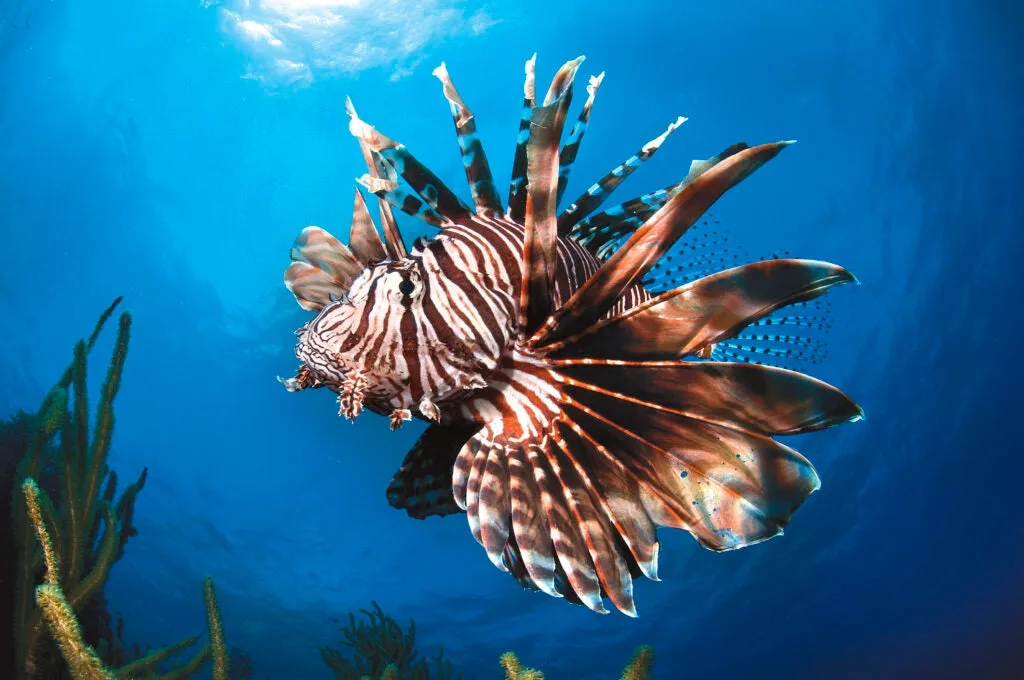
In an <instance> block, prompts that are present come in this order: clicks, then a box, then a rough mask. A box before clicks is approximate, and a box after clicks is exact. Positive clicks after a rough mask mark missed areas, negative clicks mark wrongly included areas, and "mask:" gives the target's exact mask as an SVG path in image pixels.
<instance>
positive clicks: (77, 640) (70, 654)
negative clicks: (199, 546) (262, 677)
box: [22, 478, 228, 680]
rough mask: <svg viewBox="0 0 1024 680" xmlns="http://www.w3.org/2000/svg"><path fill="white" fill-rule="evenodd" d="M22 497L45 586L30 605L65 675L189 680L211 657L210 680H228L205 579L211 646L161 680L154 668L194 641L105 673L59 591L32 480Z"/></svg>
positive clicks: (57, 561) (97, 679)
mask: <svg viewBox="0 0 1024 680" xmlns="http://www.w3.org/2000/svg"><path fill="white" fill-rule="evenodd" d="M22 491H23V492H24V495H25V506H26V511H27V512H26V514H27V515H28V518H29V521H30V523H31V525H32V527H33V529H34V530H35V534H36V537H37V539H38V542H39V546H40V548H41V551H42V558H43V565H44V576H43V580H44V583H42V584H41V585H39V586H37V587H36V588H35V602H36V604H37V606H38V607H39V610H38V611H39V612H40V614H41V618H42V620H43V621H44V622H45V623H46V625H47V627H48V628H49V631H50V634H51V635H52V636H53V639H54V640H55V641H56V642H57V646H58V647H59V649H60V652H61V656H63V657H64V661H65V662H66V663H67V667H68V670H69V671H70V673H71V676H72V678H74V680H122V679H126V678H132V679H135V680H181V679H183V678H188V677H191V676H192V675H193V674H194V673H195V672H196V671H198V670H199V668H200V666H202V664H203V662H205V661H206V659H207V658H208V657H210V655H211V652H212V655H213V678H214V680H227V678H228V675H227V673H228V662H227V651H226V647H225V645H224V634H223V624H222V623H221V618H220V610H219V609H218V607H217V598H216V596H215V594H214V590H213V581H212V580H211V579H210V578H209V577H207V578H206V580H205V582H204V583H203V593H204V596H205V600H206V614H207V621H208V625H209V630H210V643H209V644H207V645H206V646H205V647H203V648H202V649H201V650H199V652H198V653H196V654H195V655H194V656H193V657H192V658H191V659H190V660H189V661H188V662H187V663H185V664H184V665H180V666H177V667H175V668H172V669H171V670H170V671H169V672H167V673H165V674H159V673H158V670H157V668H158V666H160V665H161V664H163V663H164V662H165V661H167V660H168V659H169V658H171V657H172V656H173V655H175V654H177V653H178V652H179V651H181V650H183V649H185V648H187V647H190V646H192V645H193V644H195V642H196V641H197V639H198V638H195V637H192V638H187V639H186V640H183V641H181V642H179V643H178V644H176V645H171V646H169V647H165V648H163V649H159V650H157V651H155V652H153V653H151V654H149V655H147V656H145V657H144V658H142V659H139V660H138V661H133V662H131V663H129V664H126V665H124V666H122V667H120V668H108V667H107V666H106V665H105V664H104V663H103V660H102V659H100V656H99V654H98V653H97V651H96V650H95V649H94V648H93V647H90V646H89V645H88V644H87V643H86V642H85V639H84V638H83V636H82V629H81V626H80V625H79V623H78V619H77V618H76V617H75V612H74V608H73V606H72V604H71V602H70V601H69V600H68V598H67V595H66V593H65V590H64V588H63V587H62V585H61V574H62V573H63V571H62V570H63V568H64V567H63V563H62V562H61V558H60V554H59V553H58V552H57V550H56V547H55V546H56V544H55V542H54V540H53V538H52V537H51V535H50V532H49V530H48V529H47V520H46V518H45V513H46V511H45V510H43V508H44V507H45V505H44V501H43V499H44V498H45V495H44V492H43V491H42V490H40V488H39V486H38V485H37V484H36V482H35V480H34V479H32V478H28V479H26V480H25V481H24V483H23V484H22Z"/></svg>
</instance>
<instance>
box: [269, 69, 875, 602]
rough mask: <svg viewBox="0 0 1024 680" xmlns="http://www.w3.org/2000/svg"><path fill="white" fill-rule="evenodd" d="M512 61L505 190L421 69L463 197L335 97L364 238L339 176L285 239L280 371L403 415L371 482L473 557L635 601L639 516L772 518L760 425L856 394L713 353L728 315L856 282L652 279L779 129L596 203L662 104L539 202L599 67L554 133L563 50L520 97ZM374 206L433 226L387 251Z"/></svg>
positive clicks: (545, 585) (806, 418) (521, 575)
mask: <svg viewBox="0 0 1024 680" xmlns="http://www.w3.org/2000/svg"><path fill="white" fill-rule="evenodd" d="M535 59H536V55H534V57H533V58H531V59H530V60H529V61H528V62H527V64H526V84H525V87H524V91H525V99H524V103H523V110H522V117H521V119H520V123H519V135H518V139H517V145H516V149H515V156H514V162H513V167H512V180H511V186H510V189H509V192H508V200H507V204H506V205H505V206H503V205H502V201H501V198H500V197H499V194H498V190H497V187H496V185H495V182H494V179H493V176H492V174H491V170H490V167H489V165H488V162H487V158H486V156H485V155H484V150H483V147H482V146H481V142H480V139H479V138H478V136H477V134H476V122H475V119H474V115H473V113H472V112H471V111H470V109H469V108H468V107H467V106H466V104H465V103H464V102H463V100H462V98H461V97H460V95H459V93H458V92H457V90H456V88H455V86H454V84H453V83H452V80H451V78H450V77H449V74H448V72H447V69H446V68H445V65H444V64H443V63H442V64H441V66H439V67H438V68H437V69H436V70H435V71H434V75H435V76H437V77H438V79H439V80H440V81H441V84H442V89H443V93H444V96H445V97H446V99H447V100H448V103H449V105H450V108H451V113H452V116H453V117H454V120H455V128H456V132H457V137H458V144H459V148H460V151H461V153H462V161H463V165H464V167H465V172H466V177H467V179H468V181H469V189H470V194H471V196H472V205H469V204H467V203H466V202H464V201H463V200H461V199H460V198H459V197H458V196H457V195H456V194H455V193H454V192H453V191H452V190H451V189H449V188H448V187H447V186H445V184H444V183H443V182H442V181H441V180H440V179H439V178H438V177H437V176H436V175H435V174H434V173H433V172H431V171H430V170H429V169H428V168H427V167H426V166H425V165H423V164H422V163H421V162H420V161H418V160H417V159H416V158H414V157H413V156H412V154H411V153H410V152H409V151H408V150H407V148H406V147H405V146H404V145H402V144H400V143H398V142H396V141H394V140H393V139H390V138H389V137H386V136H385V135H383V134H381V133H380V132H378V131H377V130H376V129H375V128H373V127H371V126H370V125H368V124H367V123H365V122H364V121H363V120H361V119H360V118H359V116H358V115H357V113H356V111H355V109H354V108H353V106H352V103H351V101H350V100H347V101H346V111H347V113H348V115H349V117H350V122H349V129H350V131H351V132H352V134H353V135H354V136H355V137H356V138H357V139H358V142H359V144H360V147H361V149H362V153H363V156H364V158H365V160H366V163H367V167H368V173H367V174H365V175H363V176H362V177H361V178H360V179H359V180H358V182H359V184H360V185H361V186H362V187H363V188H364V189H365V190H366V191H367V192H369V193H372V194H374V195H375V196H376V197H377V199H378V204H379V209H380V220H381V232H382V233H383V239H382V238H381V237H380V235H379V234H378V231H377V229H376V227H375V225H374V222H373V220H372V218H371V216H370V213H369V210H368V206H367V202H366V200H365V198H364V195H363V193H362V192H361V191H360V189H359V188H358V187H357V188H356V191H355V200H354V209H353V216H352V223H351V230H350V235H349V243H348V245H347V246H346V245H343V244H342V243H341V242H340V241H339V240H338V239H337V238H335V237H334V236H332V235H331V234H330V233H328V232H327V231H325V230H323V229H321V228H319V227H307V228H306V229H304V230H303V231H302V233H301V234H300V235H299V237H298V238H297V239H296V241H295V243H294V246H293V248H292V250H291V259H292V260H293V262H292V263H291V265H290V266H289V267H288V269H287V271H286V273H285V276H284V280H285V284H286V285H287V287H288V288H289V289H290V290H291V292H292V293H293V294H294V296H295V298H296V300H297V301H298V303H299V305H300V306H301V307H302V308H303V309H305V310H309V311H312V312H316V316H315V317H314V318H313V319H312V320H310V321H309V322H308V323H306V324H305V325H304V326H303V327H302V328H301V329H299V330H298V331H297V332H296V335H297V336H298V342H297V348H296V355H297V357H298V359H299V360H300V362H301V366H300V368H299V370H298V374H297V375H296V376H295V377H293V378H289V379H287V380H283V381H282V382H283V383H284V384H285V386H286V388H287V389H288V390H290V391H297V390H303V389H307V388H320V387H326V388H328V389H330V390H331V391H333V392H336V393H337V395H338V404H339V411H340V414H341V415H343V416H346V417H347V418H350V419H354V418H355V417H356V416H358V415H359V413H360V412H361V411H362V410H363V409H364V408H365V409H369V410H370V411H372V412H374V413H377V414H380V415H383V416H387V417H388V418H389V419H390V424H391V428H392V429H394V428H396V427H398V426H399V425H401V424H402V423H403V422H405V421H408V420H411V419H412V418H413V417H416V418H418V419H421V420H424V421H427V422H428V423H429V425H428V426H427V428H426V431H425V432H424V433H423V435H422V436H421V437H420V438H419V440H418V441H417V442H416V443H415V445H414V446H413V448H412V450H411V451H410V452H409V454H408V455H407V457H406V458H405V460H404V461H403V463H402V465H401V467H400V469H399V470H398V472H397V473H396V474H395V476H394V479H393V480H392V482H391V484H390V485H389V487H388V489H387V497H388V500H389V502H390V504H391V505H392V506H394V507H396V508H401V509H404V510H406V511H407V512H408V514H409V515H411V516H412V517H415V518H424V517H428V516H443V515H448V514H452V513H459V512H464V513H466V515H467V517H468V520H469V527H470V530H471V531H472V534H473V537H474V538H475V539H476V540H477V542H479V543H480V544H481V545H482V546H483V548H484V549H485V550H486V552H487V556H488V557H489V558H490V560H491V562H493V563H494V565H495V566H496V567H497V568H498V569H501V570H502V571H506V572H509V573H510V574H511V575H512V576H514V577H515V578H516V579H517V580H518V581H519V582H520V584H522V585H523V586H524V587H526V588H529V589H532V590H539V591H542V592H544V593H547V594H549V595H552V596H555V597H564V598H565V599H567V600H569V601H571V602H574V603H576V604H582V605H585V606H586V607H589V608H590V609H592V610H594V611H597V612H601V613H606V612H607V610H606V609H605V606H604V601H605V599H607V600H609V601H610V602H611V603H612V604H613V605H614V606H615V607H616V608H618V609H619V610H620V611H622V612H623V613H625V614H628V615H630V616H636V609H635V606H634V601H633V580H634V578H636V577H638V576H640V575H641V574H642V575H643V576H645V577H647V578H648V579H651V580H655V581H656V580H658V554H659V543H658V540H657V535H656V528H657V527H659V526H660V527H674V528H678V529H684V530H686V531H688V532H689V533H690V534H692V535H693V536H694V537H695V538H696V539H697V541H698V542H699V543H700V544H701V545H703V546H705V547H706V548H709V549H711V550H715V551H724V550H732V549H735V548H740V547H743V546H747V545H751V544H754V543H758V542H760V541H764V540H766V539H768V538H771V537H773V536H776V535H778V534H781V533H782V530H783V528H784V527H785V526H786V524H787V523H788V522H789V520H790V517H791V516H792V514H793V513H794V511H795V510H796V509H797V508H798V507H799V506H800V505H801V503H802V502H803V501H804V499H806V498H807V496H808V495H809V494H811V493H812V492H813V491H815V490H816V489H817V488H818V487H819V479H818V475H817V473H816V472H815V470H814V467H813V466H812V465H811V463H810V462H809V461H808V460H807V459H806V458H804V457H803V456H801V455H800V454H799V453H797V452H796V451H794V450H793V449H791V448H789V447H787V446H785V445H783V444H781V443H779V442H777V441H776V440H775V439H774V438H773V437H774V436H775V435H792V434H798V433H803V432H809V431H812V430H821V429H823V428H827V427H830V426H832V425H835V424H837V423H841V422H846V421H854V420H858V419H860V418H861V416H862V411H861V409H860V407H859V406H857V404H855V403H854V402H853V401H852V400H851V399H850V398H849V397H847V396H846V395H844V394H843V393H842V392H840V391H839V390H838V389H836V388H834V387H832V386H830V385H828V384H826V383H824V382H821V381H819V380H816V379H815V378H812V377H809V376H807V375H805V374H803V373H801V372H797V371H794V370H789V369H786V368H782V367H779V366H775V365H771V363H770V362H755V361H750V353H749V352H748V353H746V354H744V353H743V352H739V351H737V350H736V349H735V348H742V347H743V346H744V345H743V344H742V343H737V338H739V337H742V335H743V334H744V333H747V334H748V335H747V337H754V338H762V339H765V338H770V337H774V339H780V338H781V339H782V340H783V341H784V340H785V337H784V336H768V335H764V334H758V333H756V331H757V330H758V328H757V326H758V324H763V323H765V322H769V323H771V322H773V321H774V322H779V323H785V319H786V318H787V317H779V316H778V314H776V312H777V311H778V310H781V309H783V308H786V309H787V310H790V309H791V308H792V306H794V305H805V304H808V301H810V300H812V299H814V298H816V297H818V296H820V295H822V294H823V293H825V292H826V291H827V290H828V289H830V288H831V287H833V286H836V285H839V284H843V283H847V282H856V279H855V278H854V277H853V275H851V274H850V273H849V272H848V271H847V270H845V269H843V268H842V267H839V266H837V265H834V264H829V263H826V262H820V261H814V260H802V259H791V258H774V259H766V260H762V261H757V262H753V263H749V264H744V265H742V266H735V267H729V268H726V269H719V270H716V271H712V272H710V273H707V275H702V276H699V277H695V278H692V280H687V281H686V282H685V283H683V284H682V285H678V286H674V287H665V286H662V287H660V288H659V287H657V286H652V285H651V272H652V270H653V268H654V267H655V266H656V265H658V264H659V261H660V260H661V259H662V258H663V256H666V254H667V253H669V251H670V250H671V249H672V247H673V245H674V244H676V243H677V241H679V239H680V238H681V237H683V235H684V234H685V233H686V232H687V230H688V229H690V228H691V227H692V226H693V225H695V223H697V222H698V221H699V220H700V219H701V218H702V215H704V213H705V212H706V211H707V210H708V208H709V207H710V206H711V205H712V204H713V203H714V202H715V201H717V200H718V198H719V197H721V196H722V194H723V193H725V192H726V191H727V190H728V189H730V188H731V187H733V186H734V185H736V184H737V183H739V182H741V181H742V180H743V179H745V178H746V177H747V176H748V175H750V174H751V173H753V172H754V170H756V169H757V168H759V167H760V166H761V165H762V164H764V163H765V162H767V161H768V160H770V159H772V158H773V157H775V156H776V154H778V153H779V152H780V151H782V149H784V148H785V147H786V146H787V145H788V144H790V142H785V141H783V142H777V143H770V144H762V145H759V146H748V145H747V144H743V143H740V144H733V145H732V146H729V147H728V148H726V149H725V150H724V151H722V152H721V153H719V154H718V155H716V156H712V157H711V158H709V159H707V160H699V161H694V162H693V163H692V164H691V167H690V170H689V173H688V174H687V176H686V177H685V178H684V179H683V180H682V181H681V182H679V183H678V184H675V185H673V186H671V187H667V188H664V189H661V190H658V191H655V192H652V193H648V194H645V195H643V196H640V197H638V198H635V199H633V200H630V201H626V202H624V203H622V204H620V205H618V206H615V207H612V208H608V209H605V210H603V211H600V212H598V211H597V209H598V208H599V207H600V206H601V205H602V203H603V202H604V201H605V199H607V198H608V196H609V194H611V193H612V191H613V190H614V189H615V188H616V187H617V186H618V185H619V184H620V183H621V182H622V181H623V180H624V179H625V178H626V177H627V176H628V175H630V174H631V173H632V172H633V171H634V170H636V168H637V167H638V166H640V165H641V164H642V163H643V162H644V161H645V160H647V159H648V158H650V157H651V156H652V155H654V153H655V152H656V151H657V150H658V148H659V147H660V146H661V144H662V142H664V141H665V138H666V137H667V136H668V135H669V133H671V132H672V131H673V130H674V129H676V128H677V127H678V126H679V125H680V124H682V123H683V121H684V120H685V119H684V118H682V117H680V118H679V119H677V120H676V121H675V122H674V123H672V125H671V126H670V127H669V128H668V130H667V131H666V132H665V133H664V134H662V135H660V136H659V137H657V138H655V139H653V140H652V141H650V142H648V143H646V144H645V145H644V146H643V147H642V148H641V149H640V150H639V151H638V152H637V153H636V154H635V155H633V156H631V157H630V158H629V159H627V160H626V161H625V162H624V163H622V164H621V165H619V166H618V167H616V168H615V169H613V170H612V171H611V172H610V173H608V174H607V175H606V176H604V177H603V178H602V179H601V180H599V181H598V182H597V183H596V184H594V185H592V186H591V187H590V188H589V189H587V190H586V192H584V193H583V194H582V195H581V196H580V197H579V198H578V199H577V200H576V201H574V202H573V203H572V204H570V205H569V206H568V207H567V208H565V209H564V210H562V211H561V212H559V211H558V209H557V206H558V205H559V203H560V201H561V200H562V198H563V194H564V192H565V189H566V185H567V182H568V179H569V172H570V170H571V168H572V166H573V163H574V161H575V159H576V156H577V152H578V151H579V146H580V142H581V140H582V138H583V136H584V132H585V131H586V129H587V125H588V122H589V119H590V111H591V107H592V105H593V102H594V97H595V95H596V93H597V90H598V88H599V86H600V84H601V82H602V79H603V76H604V74H603V73H602V74H601V75H600V76H597V77H592V78H591V79H590V82H589V86H588V87H587V93H588V98H587V100H586V103H585V104H584V105H583V109H582V112H581V113H580V114H579V118H578V120H577V121H576V123H575V124H574V125H573V127H572V128H571V130H570V132H569V135H568V137H567V140H566V142H565V144H564V145H562V144H561V139H562V135H563V128H564V127H565V122H566V118H567V111H568V108H569V104H570V100H571V98H572V94H573V82H574V79H575V75H576V72H577V69H578V68H579V66H580V64H581V62H582V61H583V58H582V57H580V58H578V59H575V60H573V61H570V62H568V63H567V64H565V65H564V66H562V68H561V69H560V70H559V71H558V72H557V74H556V75H555V77H554V79H553V81H552V83H551V86H550V88H549V89H548V91H547V94H546V95H545V96H544V99H543V100H542V101H541V102H538V101H537V99H536V96H535V78H534V64H535ZM395 208H397V209H399V210H401V211H402V212H405V213H407V214H409V215H413V216H415V217H417V218H419V219H421V220H423V221H424V222H426V223H427V224H429V225H432V226H434V227H437V228H439V231H438V233H437V235H436V236H434V237H433V238H429V239H426V238H422V237H421V238H418V239H416V242H415V243H414V245H413V248H412V250H411V251H409V250H407V249H406V246H405V244H404V241H403V239H402V236H401V234H400V233H399V228H398V224H397V222H396V219H395V214H394V209H395ZM645 277H647V278H645ZM792 318H796V317H792ZM780 319H781V321H780ZM797 323H799V320H798V321H797ZM751 329H754V331H755V332H754V333H753V335H752V336H751V335H750V332H751ZM730 343H731V344H730ZM729 346H731V347H733V348H734V350H731V351H728V352H725V353H724V354H723V353H722V348H723V347H729ZM748 349H752V348H748ZM769 354H770V351H769ZM729 358H732V359H735V360H733V361H729V360H721V359H729Z"/></svg>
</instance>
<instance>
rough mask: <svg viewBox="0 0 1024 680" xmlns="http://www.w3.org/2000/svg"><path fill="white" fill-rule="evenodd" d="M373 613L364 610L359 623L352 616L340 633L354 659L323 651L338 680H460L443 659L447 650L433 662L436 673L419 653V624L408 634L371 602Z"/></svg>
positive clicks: (331, 651)
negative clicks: (417, 637) (417, 645)
mask: <svg viewBox="0 0 1024 680" xmlns="http://www.w3.org/2000/svg"><path fill="white" fill-rule="evenodd" d="M371 604H372V605H373V610H372V611H369V610H366V609H361V610H360V613H361V614H362V615H363V617H364V618H365V621H363V620H357V619H356V617H355V615H354V614H349V617H348V618H349V623H348V626H345V627H343V628H342V629H341V632H342V635H343V636H344V639H343V640H341V644H343V645H345V646H346V647H349V648H351V650H352V652H353V657H354V658H353V659H349V658H346V657H345V656H343V655H342V654H341V653H340V652H338V651H337V650H335V649H332V648H330V647H321V648H320V656H321V657H322V658H323V660H324V663H326V664H327V665H328V666H330V668H331V670H333V671H334V677H335V678H337V680H364V679H367V678H368V679H370V680H376V679H378V678H379V679H380V680H461V677H462V676H461V675H460V676H455V675H453V672H452V667H451V662H449V661H447V660H446V659H445V658H444V649H443V648H442V649H440V650H438V653H437V656H436V657H434V658H433V671H432V670H431V667H430V664H428V662H427V660H426V659H425V658H423V657H421V656H420V654H419V651H417V649H416V623H415V622H414V621H410V622H409V629H408V631H404V630H403V629H402V626H401V625H400V624H399V623H398V622H397V621H396V620H395V619H393V618H391V617H390V616H388V615H387V614H385V613H384V612H383V611H382V610H381V608H380V605H378V604H377V603H376V602H373V601H371Z"/></svg>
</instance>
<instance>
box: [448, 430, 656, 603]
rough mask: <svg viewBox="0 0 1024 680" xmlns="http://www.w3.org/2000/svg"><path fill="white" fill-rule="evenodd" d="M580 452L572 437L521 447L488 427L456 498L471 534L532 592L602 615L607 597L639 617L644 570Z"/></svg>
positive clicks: (469, 450) (468, 453)
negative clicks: (637, 581)
mask: <svg viewBox="0 0 1024 680" xmlns="http://www.w3.org/2000/svg"><path fill="white" fill-rule="evenodd" d="M579 446H580V444H579V440H578V438H577V437H576V436H575V435H574V434H573V433H572V432H568V433H566V434H564V435H563V434H561V433H555V434H554V435H553V436H551V437H548V438H545V440H544V441H543V442H542V443H539V444H538V443H535V442H523V443H521V444H515V443H510V442H507V441H505V440H504V439H503V438H502V436H501V434H500V433H497V432H494V431H487V430H486V428H485V431H482V432H481V433H479V434H478V435H477V436H476V437H474V438H473V439H472V440H470V442H469V443H468V444H467V445H466V447H465V448H464V449H463V451H462V453H461V454H460V458H463V457H465V459H466V461H465V463H463V465H464V466H465V467H466V468H467V469H468V474H467V475H466V476H465V477H464V478H462V481H463V482H464V483H463V484H459V483H458V479H457V483H456V486H455V498H456V499H457V500H458V499H459V498H464V499H465V503H466V511H467V515H468V518H469V524H470V529H471V531H472V533H473V535H474V537H475V538H476V540H477V541H478V542H479V543H480V544H481V545H483V546H484V548H485V549H486V551H487V554H488V556H489V557H490V559H491V561H492V562H493V563H494V564H495V565H496V566H498V567H499V568H500V569H502V570H503V571H508V572H510V573H512V575H513V576H515V577H516V579H517V580H519V581H520V583H522V584H523V585H524V586H526V587H529V588H534V589H537V590H541V591H543V592H545V593H547V594H549V595H553V596H556V597H565V598H566V599H568V600H569V601H571V602H575V603H578V604H583V605H584V606H587V607H588V608H590V609H592V610H594V611H597V612H600V613H607V610H606V609H605V607H604V604H603V601H602V598H603V597H604V596H605V595H607V596H608V597H609V598H610V599H611V600H612V602H613V604H615V605H616V606H617V607H618V608H619V609H620V610H621V611H624V612H626V613H628V614H630V615H633V616H635V615H636V610H635V608H634V606H633V599H632V570H633V569H634V568H635V566H636V565H635V562H632V561H631V557H630V553H629V552H628V550H627V549H626V547H625V544H624V543H623V542H622V540H621V538H619V536H618V534H617V533H616V528H615V526H614V524H613V522H612V520H611V519H610V518H609V515H608V512H609V511H608V509H607V507H608V506H607V505H606V504H605V502H604V501H603V499H602V496H601V491H600V489H598V487H597V486H596V485H595V484H594V483H593V480H591V479H590V477H589V472H588V470H587V468H586V467H585V465H580V464H579V463H580V461H582V460H584V457H585V453H584V452H582V451H579V450H578V449H579ZM459 467H460V465H459V464H458V463H457V464H456V469H458V468H459ZM637 573H639V570H637Z"/></svg>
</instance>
